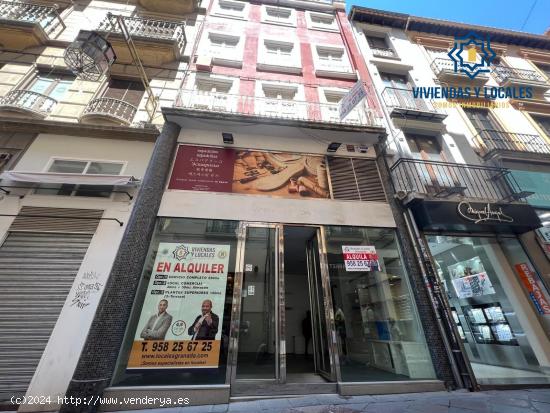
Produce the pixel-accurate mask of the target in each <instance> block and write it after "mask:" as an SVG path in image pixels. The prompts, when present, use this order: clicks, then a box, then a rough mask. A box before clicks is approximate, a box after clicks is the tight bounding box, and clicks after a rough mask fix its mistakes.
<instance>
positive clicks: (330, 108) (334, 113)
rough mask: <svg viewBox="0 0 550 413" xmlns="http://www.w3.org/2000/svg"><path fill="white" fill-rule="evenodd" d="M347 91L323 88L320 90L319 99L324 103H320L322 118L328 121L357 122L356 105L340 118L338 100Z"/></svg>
mask: <svg viewBox="0 0 550 413" xmlns="http://www.w3.org/2000/svg"><path fill="white" fill-rule="evenodd" d="M347 93H348V91H347V90H344V89H324V90H323V91H322V92H321V96H320V97H321V99H320V100H321V101H324V102H326V104H322V105H321V114H322V116H323V120H325V121H328V122H341V121H342V120H344V121H345V122H346V123H348V122H349V123H359V113H358V108H359V106H360V105H358V106H357V107H356V108H355V109H353V110H352V111H351V112H350V113H349V114H348V115H347V116H346V117H345V118H344V119H340V101H341V100H342V99H343V98H344V96H345V95H346V94H347Z"/></svg>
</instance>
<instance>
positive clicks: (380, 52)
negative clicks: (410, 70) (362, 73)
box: [370, 47, 397, 57]
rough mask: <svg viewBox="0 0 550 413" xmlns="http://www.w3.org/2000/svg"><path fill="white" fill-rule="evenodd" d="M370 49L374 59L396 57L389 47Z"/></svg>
mask: <svg viewBox="0 0 550 413" xmlns="http://www.w3.org/2000/svg"><path fill="white" fill-rule="evenodd" d="M370 49H371V51H372V55H373V56H375V57H397V53H395V50H393V49H391V48H389V47H371V48H370Z"/></svg>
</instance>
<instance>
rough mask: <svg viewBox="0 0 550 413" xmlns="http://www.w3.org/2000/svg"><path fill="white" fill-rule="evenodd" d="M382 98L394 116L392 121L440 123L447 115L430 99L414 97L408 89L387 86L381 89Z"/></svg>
mask: <svg viewBox="0 0 550 413" xmlns="http://www.w3.org/2000/svg"><path fill="white" fill-rule="evenodd" d="M382 99H383V100H384V103H385V105H386V107H387V108H388V110H389V112H390V116H391V117H392V118H394V123H396V121H397V122H399V121H400V120H404V121H410V120H415V121H421V122H428V123H437V124H441V122H442V121H443V119H445V118H446V117H447V115H446V114H445V113H443V112H440V111H439V110H437V109H436V108H435V107H434V106H433V104H432V102H431V101H428V100H425V99H421V98H415V97H414V94H413V91H412V90H410V89H401V88H394V87H387V88H385V89H384V90H383V91H382Z"/></svg>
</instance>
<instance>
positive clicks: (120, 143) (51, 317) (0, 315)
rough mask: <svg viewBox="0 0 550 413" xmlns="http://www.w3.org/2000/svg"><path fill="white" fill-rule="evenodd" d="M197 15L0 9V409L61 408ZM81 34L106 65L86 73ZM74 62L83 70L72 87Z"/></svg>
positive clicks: (166, 9)
mask: <svg viewBox="0 0 550 413" xmlns="http://www.w3.org/2000/svg"><path fill="white" fill-rule="evenodd" d="M201 10H202V9H199V8H198V4H197V3H196V2H194V1H177V2H176V1H147V0H142V1H141V0H140V1H139V2H138V1H123V2H122V1H121V2H117V1H95V0H93V1H78V0H76V1H59V2H58V1H55V2H53V1H52V2H50V1H41V2H40V1H37V2H35V1H29V2H18V1H1V2H0V172H1V173H2V175H1V176H0V179H1V181H0V214H1V215H0V301H1V302H2V304H1V305H0V320H1V321H0V328H1V329H2V344H1V345H0V401H2V402H4V401H9V400H10V397H12V396H21V395H24V394H25V393H27V394H29V395H37V396H43V395H48V396H50V397H51V398H52V404H51V405H49V406H43V407H42V408H43V409H53V408H55V406H57V405H58V404H59V403H58V401H57V399H56V398H57V396H63V395H64V394H65V392H66V390H67V386H68V384H69V382H70V380H71V378H72V376H73V373H74V371H75V368H76V366H77V363H78V360H79V357H80V354H81V351H82V348H83V346H84V343H85V340H86V335H87V332H88V330H89V328H90V325H91V323H92V320H93V318H94V314H95V313H96V310H97V308H98V303H99V299H100V297H101V295H102V294H103V291H104V289H105V286H106V285H107V283H108V278H109V272H110V270H111V266H112V264H113V260H114V258H115V255H116V251H117V249H118V245H119V242H120V240H121V238H122V235H123V233H124V231H125V228H126V225H127V223H128V220H129V217H130V215H131V212H132V209H133V206H134V202H135V196H136V193H137V192H138V189H139V187H140V179H141V177H142V176H143V175H144V174H145V170H146V167H147V165H148V163H149V159H150V157H151V155H152V153H153V147H154V144H155V140H156V138H157V136H158V134H159V128H160V127H161V126H162V124H163V117H162V114H161V112H160V107H161V106H170V105H172V102H173V101H174V99H175V96H176V94H177V90H178V89H179V87H180V84H181V82H182V81H183V78H184V77H185V74H186V68H187V65H188V60H189V56H190V54H191V50H192V48H193V45H194V41H195V33H196V32H197V30H198V28H199V27H200V24H201V22H202V19H201V13H202V14H204V10H202V11H201ZM117 16H121V18H122V20H123V22H124V24H125V27H126V29H127V30H128V32H129V33H130V34H131V37H132V42H131V44H129V45H128V44H127V43H126V41H125V40H124V37H123V36H122V35H121V28H120V25H119V23H118V20H117V19H118V17H117ZM91 31H95V33H99V34H100V35H102V36H104V37H105V38H107V40H108V42H109V43H110V45H108V44H107V43H103V46H105V50H102V52H104V53H105V56H104V57H105V59H106V60H105V61H103V62H101V61H99V60H98V61H94V60H92V59H89V60H83V59H87V58H88V57H87V54H86V53H89V50H88V51H86V50H84V49H83V48H79V47H77V46H78V44H76V43H73V42H74V41H75V40H76V39H77V36H78V37H79V39H80V40H83V39H84V40H90V41H91V40H93V39H94V33H92V32H91ZM90 45H91V44H88V47H90ZM92 45H93V44H92ZM129 47H131V48H132V49H129ZM71 48H72V53H73V54H72V58H69V53H68V50H71ZM135 54H137V56H138V57H139V61H140V62H141V65H142V67H143V71H144V73H145V76H146V78H147V79H148V82H147V80H146V82H145V84H146V85H148V86H149V88H148V90H147V89H146V88H145V85H144V82H143V80H142V76H140V74H139V71H138V69H137V67H139V65H138V66H136V64H135V62H134V60H135ZM64 55H65V56H64ZM114 55H116V60H115V62H114V64H112V65H111V66H110V68H109V70H108V71H107V72H105V71H104V70H103V69H105V68H106V62H109V63H112V58H113V57H114ZM78 59H81V62H85V64H86V65H88V66H87V67H85V68H84V71H83V73H82V74H80V75H79V76H76V75H75V74H74V73H73V71H72V70H71V69H73V66H71V61H72V64H74V63H75V61H78ZM109 59H110V60H109ZM98 63H101V64H99V65H98ZM81 68H82V67H81ZM151 91H152V93H153V94H154V95H155V96H157V100H158V101H159V104H158V105H157V106H158V107H157V109H156V112H153V111H152V110H151V109H150V108H148V104H149V103H150V101H149V95H150V93H149V92H151ZM36 408H37V407H36V406H31V405H21V406H20V409H21V410H25V409H28V410H33V409H36Z"/></svg>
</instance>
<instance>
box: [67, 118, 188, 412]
mask: <svg viewBox="0 0 550 413" xmlns="http://www.w3.org/2000/svg"><path fill="white" fill-rule="evenodd" d="M179 131H180V127H179V126H178V125H177V124H175V123H173V122H166V123H165V124H164V126H163V128H162V131H161V133H160V135H159V137H158V138H157V140H156V143H155V147H154V149H153V154H152V156H151V160H150V162H149V165H148V167H147V170H146V171H145V176H144V177H143V181H142V183H141V188H140V190H139V193H138V195H137V197H136V200H135V204H134V207H133V210H132V214H131V215H130V218H129V219H128V223H127V224H126V230H125V232H124V236H123V237H122V241H121V243H120V248H119V250H118V253H117V255H116V257H115V260H114V263H113V267H112V269H111V273H110V275H109V279H108V281H107V284H106V285H105V291H104V293H103V296H102V297H101V301H100V303H99V306H98V309H97V312H96V314H95V317H94V320H93V322H92V326H91V328H90V331H89V332H88V338H87V339H86V344H85V345H84V349H83V350H82V353H81V355H80V359H79V361H78V364H77V367H76V369H75V372H74V374H73V378H72V380H71V382H70V384H69V388H68V389H67V393H66V396H67V397H71V396H73V397H80V398H84V397H86V398H88V400H90V398H93V397H95V396H99V395H101V394H102V392H103V390H104V389H105V388H106V387H107V386H108V385H109V384H110V382H111V378H112V375H113V372H114V371H115V364H116V361H117V358H118V353H119V351H120V348H121V346H122V341H123V339H124V333H125V331H126V324H127V323H128V320H129V317H130V312H131V310H132V306H133V303H134V297H135V294H136V290H137V287H138V285H139V281H140V279H141V274H142V270H143V265H144V263H145V259H146V256H147V251H148V249H149V243H150V241H151V237H152V235H153V231H154V228H155V222H156V217H157V212H158V210H159V207H160V202H161V199H162V194H163V192H164V187H165V184H166V181H167V179H168V175H169V172H170V171H169V169H170V165H171V161H172V157H173V154H174V152H175V149H176V144H177V139H178V134H179ZM97 407H99V406H84V405H81V406H75V405H74V404H65V405H63V406H62V408H61V410H60V411H61V412H92V411H95V410H96V409H97Z"/></svg>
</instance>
